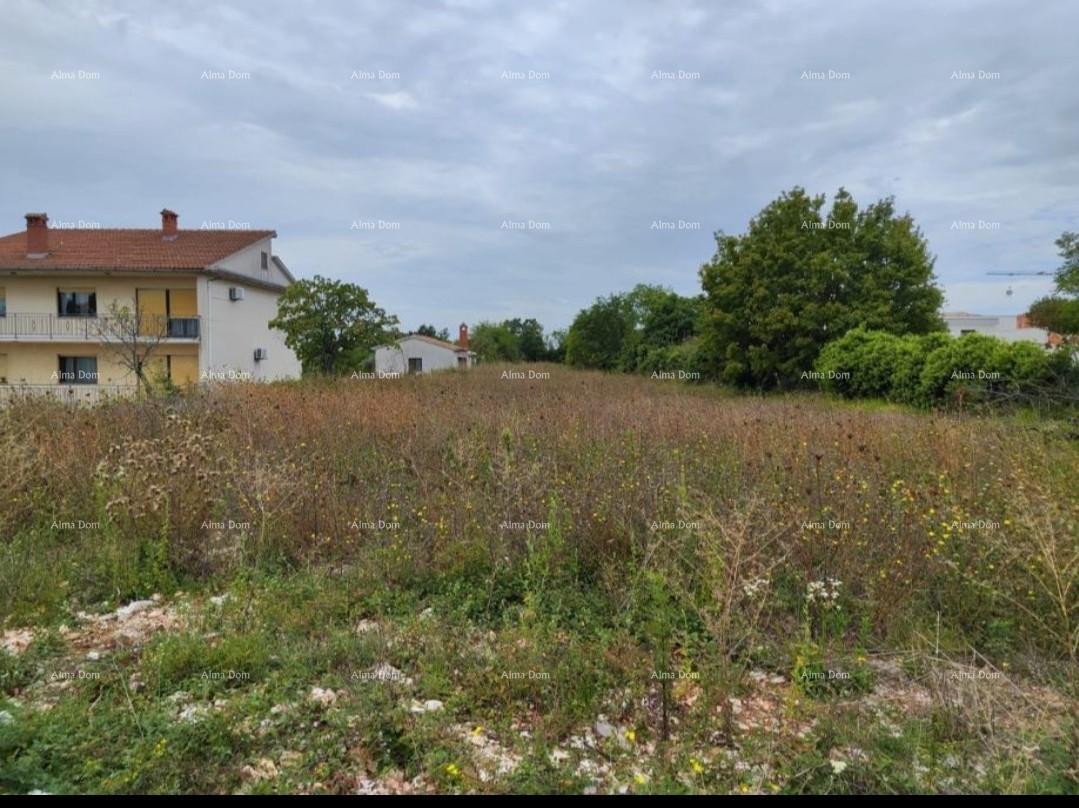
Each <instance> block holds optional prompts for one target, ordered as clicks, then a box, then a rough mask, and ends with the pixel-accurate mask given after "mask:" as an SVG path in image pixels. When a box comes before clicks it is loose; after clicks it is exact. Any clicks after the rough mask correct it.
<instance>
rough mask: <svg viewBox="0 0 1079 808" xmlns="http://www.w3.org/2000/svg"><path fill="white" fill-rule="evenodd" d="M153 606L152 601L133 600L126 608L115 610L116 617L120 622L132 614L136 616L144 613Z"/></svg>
mask: <svg viewBox="0 0 1079 808" xmlns="http://www.w3.org/2000/svg"><path fill="white" fill-rule="evenodd" d="M154 605H155V604H154V601H152V600H133V601H131V602H130V603H129V604H127V605H126V606H121V607H120V608H119V609H117V610H116V616H117V617H118V618H119V619H121V620H126V619H127V618H129V617H131V616H132V615H133V614H138V613H139V612H144V611H146V610H147V609H152V608H153V607H154Z"/></svg>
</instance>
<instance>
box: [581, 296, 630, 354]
mask: <svg viewBox="0 0 1079 808" xmlns="http://www.w3.org/2000/svg"><path fill="white" fill-rule="evenodd" d="M636 327H637V316H636V314H635V312H634V309H633V304H632V303H631V301H630V300H629V299H628V298H627V296H626V295H611V296H609V297H601V298H599V299H597V300H596V302H595V303H593V304H592V305H591V306H589V307H588V308H587V309H584V310H583V311H581V312H579V313H578V314H577V316H576V317H575V318H574V319H573V323H572V325H570V327H569V331H568V332H567V333H566V342H565V345H566V362H567V363H569V364H571V365H580V366H581V367H589V368H601V369H603V370H613V369H616V368H619V367H621V366H622V360H623V356H624V353H625V351H626V348H627V345H628V344H629V343H630V342H631V341H632V339H633V337H634V334H635V329H636Z"/></svg>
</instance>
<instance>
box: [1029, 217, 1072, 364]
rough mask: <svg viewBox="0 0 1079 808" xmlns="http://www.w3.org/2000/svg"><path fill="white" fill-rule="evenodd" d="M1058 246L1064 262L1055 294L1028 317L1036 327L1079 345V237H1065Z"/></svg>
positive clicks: (1037, 306)
mask: <svg viewBox="0 0 1079 808" xmlns="http://www.w3.org/2000/svg"><path fill="white" fill-rule="evenodd" d="M1056 245H1057V248H1058V249H1059V250H1060V257H1061V258H1062V259H1063V263H1062V264H1061V265H1060V267H1059V268H1058V269H1057V272H1056V294H1053V295H1050V296H1049V297H1043V298H1041V299H1040V300H1036V301H1035V302H1034V304H1033V305H1031V307H1030V313H1029V316H1030V321H1031V322H1032V323H1033V324H1034V325H1036V326H1039V327H1040V328H1045V329H1048V330H1049V331H1052V332H1054V333H1056V334H1060V335H1061V337H1063V338H1064V339H1065V341H1067V342H1069V343H1073V344H1074V343H1076V342H1079V233H1071V232H1068V233H1064V234H1063V235H1061V237H1060V238H1058V239H1057V240H1056Z"/></svg>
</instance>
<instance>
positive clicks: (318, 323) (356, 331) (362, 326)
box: [270, 275, 397, 374]
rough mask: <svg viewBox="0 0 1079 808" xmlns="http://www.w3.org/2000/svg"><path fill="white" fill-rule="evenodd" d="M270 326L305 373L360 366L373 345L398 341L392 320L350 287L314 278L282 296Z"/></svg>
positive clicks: (362, 292) (359, 289)
mask: <svg viewBox="0 0 1079 808" xmlns="http://www.w3.org/2000/svg"><path fill="white" fill-rule="evenodd" d="M270 327H271V328H276V329H278V330H280V331H283V332H284V334H285V344H286V345H288V347H289V348H291V349H292V350H293V351H294V352H295V353H296V356H297V357H299V359H300V362H301V364H302V365H303V371H304V373H305V374H307V373H326V374H329V373H345V372H348V371H350V370H355V369H356V368H359V367H361V366H362V365H363V364H364V363H365V362H367V361H368V359H369V358H370V353H371V350H372V349H373V348H374V347H375V346H376V345H378V344H380V343H382V342H385V341H388V340H392V339H394V338H396V336H397V318H396V317H394V316H393V315H389V314H386V312H385V311H383V310H382V309H380V308H379V307H378V306H376V305H375V304H374V302H373V301H372V300H371V299H370V297H369V296H368V294H367V290H366V289H364V288H362V287H360V286H357V285H356V284H354V283H346V282H344V281H336V280H330V279H329V278H324V277H322V276H320V275H316V276H315V277H314V278H313V279H311V280H302V281H297V282H296V283H293V284H291V285H290V286H289V287H288V288H287V289H286V290H285V291H284V293H282V295H281V297H280V299H279V300H278V303H277V316H276V317H275V318H274V319H273V320H271V321H270Z"/></svg>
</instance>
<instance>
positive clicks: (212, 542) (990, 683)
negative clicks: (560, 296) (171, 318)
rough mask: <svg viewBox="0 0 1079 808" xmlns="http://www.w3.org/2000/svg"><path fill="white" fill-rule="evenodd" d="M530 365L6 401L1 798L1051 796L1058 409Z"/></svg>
mask: <svg viewBox="0 0 1079 808" xmlns="http://www.w3.org/2000/svg"><path fill="white" fill-rule="evenodd" d="M530 367H531V368H532V369H536V368H539V369H541V370H543V371H544V372H548V373H549V374H550V376H549V378H543V379H535V378H533V379H528V378H527V377H526V378H525V379H523V380H521V379H511V378H504V375H503V373H502V371H503V370H506V369H507V368H506V367H504V366H498V365H490V366H486V367H481V368H478V369H475V370H473V371H470V372H468V373H455V372H449V373H446V374H441V375H434V376H429V377H418V378H417V377H409V378H404V379H398V380H382V381H359V380H356V381H351V380H346V379H340V380H322V381H320V380H317V379H314V380H312V379H308V380H305V381H304V382H302V383H295V384H280V385H269V386H258V385H242V384H241V385H230V386H212V387H210V388H208V389H206V390H204V391H201V392H197V393H192V394H190V395H187V396H184V397H179V398H173V399H147V400H142V401H117V402H113V403H110V404H108V405H105V406H102V407H100V408H95V409H76V408H67V407H63V406H59V405H56V406H53V405H49V404H47V403H43V402H39V401H35V402H25V403H22V404H20V403H15V404H14V405H13V406H11V407H9V408H7V409H5V410H3V411H2V412H0V450H2V452H3V455H4V458H5V462H4V463H3V464H0V536H2V541H0V617H2V619H3V629H4V631H3V645H4V648H5V649H6V651H0V665H2V666H3V667H2V671H0V686H2V695H0V791H5V792H27V791H31V790H34V789H41V790H46V791H51V792H60V791H108V792H164V791H212V792H219V791H220V792H227V791H237V790H243V791H305V792H326V791H328V792H345V793H353V792H365V793H368V792H379V791H441V792H448V791H499V792H503V791H556V792H561V791H566V792H573V791H577V792H579V791H633V792H715V791H720V792H735V793H738V792H787V793H802V792H833V793H834V792H858V793H862V792H869V791H883V792H897V793H898V792H915V791H941V792H956V791H985V792H990V791H1006V792H1020V791H1023V792H1026V791H1035V792H1071V793H1074V791H1075V790H1076V775H1077V772H1076V768H1075V760H1076V759H1077V756H1076V751H1077V744H1076V738H1077V736H1076V731H1077V730H1076V727H1077V724H1076V718H1077V715H1076V705H1077V701H1076V698H1077V693H1076V689H1075V688H1076V677H1075V671H1076V664H1077V662H1079V581H1077V576H1079V531H1077V522H1079V486H1077V485H1076V480H1079V447H1077V446H1076V444H1075V442H1074V440H1068V439H1067V437H1066V436H1065V435H1063V434H1061V430H1060V429H1059V428H1058V427H1059V425H1058V424H1055V423H1049V422H1039V421H1021V420H1016V419H1004V418H999V417H992V418H990V417H974V416H969V415H958V414H918V413H914V412H906V411H901V410H897V409H890V408H886V407H882V406H879V405H878V406H874V407H872V408H868V407H865V406H856V405H846V404H841V403H836V402H829V401H826V400H823V399H821V398H819V397H818V396H814V395H798V396H788V397H772V398H753V397H733V396H729V395H726V394H723V393H722V392H720V391H717V390H714V389H709V388H703V387H688V386H685V385H681V384H678V383H675V382H659V381H652V380H648V379H642V378H639V377H632V376H615V375H605V374H601V373H597V372H586V371H577V370H572V369H567V368H564V367H561V366H557V365H532V366H530Z"/></svg>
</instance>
